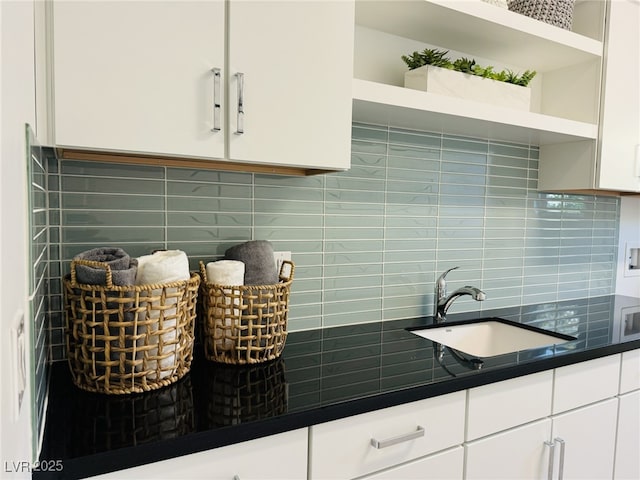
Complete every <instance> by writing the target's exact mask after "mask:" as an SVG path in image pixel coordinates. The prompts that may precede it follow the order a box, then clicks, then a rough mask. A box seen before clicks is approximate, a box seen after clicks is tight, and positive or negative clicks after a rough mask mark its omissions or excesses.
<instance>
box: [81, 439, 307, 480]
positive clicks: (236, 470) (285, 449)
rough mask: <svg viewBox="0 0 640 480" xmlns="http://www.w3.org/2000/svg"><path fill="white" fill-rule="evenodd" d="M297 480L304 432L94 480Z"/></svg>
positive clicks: (302, 472)
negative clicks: (236, 479) (238, 479)
mask: <svg viewBox="0 0 640 480" xmlns="http://www.w3.org/2000/svg"><path fill="white" fill-rule="evenodd" d="M236 476H237V478H240V479H242V480H252V479H253V480H300V479H301V478H306V477H307V429H306V428H302V429H299V430H293V431H290V432H286V433H280V434H278V435H272V436H269V437H264V438H259V439H257V440H251V441H249V442H244V443H238V444H236V445H230V446H228V447H221V448H216V449H215V450H211V451H207V452H200V453H194V454H191V455H186V456H184V457H178V458H174V459H171V460H164V461H161V462H156V463H151V464H149V465H142V466H140V467H135V468H129V469H126V470H120V471H117V472H113V473H108V474H105V475H98V476H96V477H91V478H96V479H118V480H127V479H131V480H145V479H149V480H157V479H166V480H173V479H175V480H191V479H203V480H204V479H206V480H232V479H234V478H236Z"/></svg>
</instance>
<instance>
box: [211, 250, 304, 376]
mask: <svg viewBox="0 0 640 480" xmlns="http://www.w3.org/2000/svg"><path fill="white" fill-rule="evenodd" d="M294 270H295V266H294V264H293V262H291V261H288V260H285V261H284V262H283V263H282V267H281V268H280V277H279V278H280V283H276V284H273V285H218V284H215V283H209V282H208V280H207V271H206V268H205V266H204V263H203V262H200V275H201V276H202V283H201V286H200V296H201V300H202V306H203V312H202V320H203V324H204V325H203V327H204V328H203V332H204V352H205V357H206V358H207V360H211V361H214V362H220V363H228V364H235V365H247V364H254V363H261V362H266V361H269V360H274V359H276V358H278V357H279V356H280V354H281V353H282V350H283V349H284V344H285V341H286V339H287V319H288V316H289V295H290V290H291V284H292V282H293V272H294Z"/></svg>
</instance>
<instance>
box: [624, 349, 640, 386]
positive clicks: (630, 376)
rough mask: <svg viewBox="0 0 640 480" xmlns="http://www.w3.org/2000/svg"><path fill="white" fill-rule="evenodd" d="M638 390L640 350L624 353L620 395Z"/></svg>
mask: <svg viewBox="0 0 640 480" xmlns="http://www.w3.org/2000/svg"><path fill="white" fill-rule="evenodd" d="M638 389H640V350H632V351H630V352H624V353H623V354H622V372H621V373H620V393H628V392H631V391H632V390H638Z"/></svg>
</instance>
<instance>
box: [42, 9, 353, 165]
mask: <svg viewBox="0 0 640 480" xmlns="http://www.w3.org/2000/svg"><path fill="white" fill-rule="evenodd" d="M52 26H53V51H52V54H53V55H52V58H53V70H54V75H53V92H54V95H53V100H54V102H53V103H54V104H53V107H54V112H55V113H54V119H55V132H54V136H55V144H56V145H57V146H60V147H68V148H74V149H88V150H103V151H109V152H122V153H126V154H142V155H152V156H165V155H168V156H175V157H191V158H204V159H225V160H231V161H236V162H243V163H253V164H268V165H282V166H295V167H301V168H308V169H314V168H317V169H322V170H342V169H347V168H349V164H350V135H351V88H352V87H351V83H352V71H353V66H352V65H353V47H352V46H353V30H354V4H353V2H352V1H349V0H344V1H342V0H341V1H337V2H324V1H319V0H305V1H296V2H289V1H271V0H265V1H260V0H256V1H240V0H230V1H226V2H225V1H223V0H207V1H193V2H187V1H170V2H162V1H153V2H135V1H124V2H71V1H55V2H54V3H53V20H52ZM238 122H240V123H238Z"/></svg>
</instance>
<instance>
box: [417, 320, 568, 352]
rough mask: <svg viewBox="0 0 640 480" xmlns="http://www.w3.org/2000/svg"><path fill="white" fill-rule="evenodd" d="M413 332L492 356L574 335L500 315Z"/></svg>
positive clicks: (566, 340)
mask: <svg viewBox="0 0 640 480" xmlns="http://www.w3.org/2000/svg"><path fill="white" fill-rule="evenodd" d="M410 331H411V333H414V334H416V335H419V336H421V337H424V338H426V339H429V340H432V341H434V342H437V343H440V344H442V345H445V346H447V347H449V348H453V349H455V350H458V351H460V352H463V353H466V354H468V355H473V356H476V357H493V356H496V355H504V354H506V353H513V352H519V351H521V350H528V349H531V348H541V347H546V346H550V345H558V344H562V343H565V342H569V341H571V340H575V338H574V337H570V336H569V335H563V334H560V333H555V332H549V331H547V330H543V329H541V328H536V327H532V326H529V325H522V324H519V323H515V322H511V321H509V320H504V319H501V318H486V319H480V320H469V321H463V322H445V323H441V324H437V325H431V326H428V327H418V328H412V329H410Z"/></svg>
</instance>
